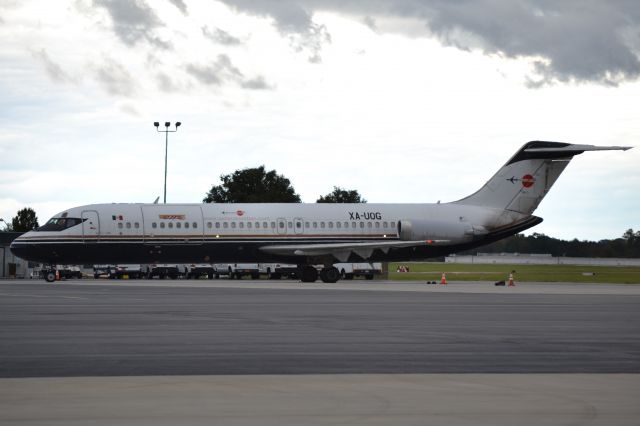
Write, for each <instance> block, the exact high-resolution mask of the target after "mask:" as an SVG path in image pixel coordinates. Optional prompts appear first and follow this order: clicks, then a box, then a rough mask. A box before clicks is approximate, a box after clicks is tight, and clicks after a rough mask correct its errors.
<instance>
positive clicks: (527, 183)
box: [522, 175, 536, 188]
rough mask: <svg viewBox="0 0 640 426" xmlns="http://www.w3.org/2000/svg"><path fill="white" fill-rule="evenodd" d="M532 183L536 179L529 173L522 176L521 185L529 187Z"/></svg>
mask: <svg viewBox="0 0 640 426" xmlns="http://www.w3.org/2000/svg"><path fill="white" fill-rule="evenodd" d="M534 183H536V180H535V178H534V177H533V176H531V175H524V176H522V186H524V187H525V188H531V187H532V186H533V184H534Z"/></svg>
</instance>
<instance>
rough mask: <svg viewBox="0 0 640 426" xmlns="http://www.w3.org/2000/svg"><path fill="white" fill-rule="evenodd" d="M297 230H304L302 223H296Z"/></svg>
mask: <svg viewBox="0 0 640 426" xmlns="http://www.w3.org/2000/svg"><path fill="white" fill-rule="evenodd" d="M296 228H298V229H301V228H302V222H297V221H296Z"/></svg>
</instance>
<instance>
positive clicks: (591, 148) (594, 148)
mask: <svg viewBox="0 0 640 426" xmlns="http://www.w3.org/2000/svg"><path fill="white" fill-rule="evenodd" d="M631 148H633V147H632V146H596V145H577V144H576V145H567V146H562V147H543V148H526V149H525V150H524V152H557V153H559V154H562V153H563V152H570V153H572V154H575V152H576V151H580V152H585V151H626V150H628V149H631Z"/></svg>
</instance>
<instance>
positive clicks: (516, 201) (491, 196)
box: [455, 141, 630, 214]
mask: <svg viewBox="0 0 640 426" xmlns="http://www.w3.org/2000/svg"><path fill="white" fill-rule="evenodd" d="M629 148H630V147H620V146H602V147H600V146H593V145H573V144H568V143H562V142H545V141H533V142H528V143H526V144H524V145H523V146H522V148H520V150H518V152H516V154H515V155H514V156H513V157H511V159H510V160H509V161H507V163H506V164H505V165H504V166H503V167H502V168H501V169H500V170H498V172H497V173H496V174H495V175H494V176H493V177H492V178H491V179H489V181H488V182H487V183H485V184H484V186H483V187H482V188H480V190H479V191H477V192H476V193H474V194H472V195H470V196H468V197H466V198H463V199H462V200H458V201H455V203H457V204H467V205H474V206H482V207H491V208H497V209H504V210H510V211H514V212H518V213H522V214H531V213H533V211H534V210H535V209H536V208H537V207H538V205H539V204H540V202H541V201H542V199H543V198H544V196H545V195H547V192H549V190H550V189H551V187H552V186H553V184H554V183H555V181H556V180H557V179H558V177H559V176H560V174H561V173H562V172H563V170H564V169H565V167H567V165H568V164H569V162H570V161H571V159H572V158H573V157H574V156H575V155H578V154H582V153H583V152H585V151H604V150H627V149H629Z"/></svg>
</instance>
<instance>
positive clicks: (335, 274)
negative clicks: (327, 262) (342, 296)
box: [320, 266, 340, 283]
mask: <svg viewBox="0 0 640 426" xmlns="http://www.w3.org/2000/svg"><path fill="white" fill-rule="evenodd" d="M320 279H321V280H322V282H323V283H335V282H338V280H339V279H340V271H338V268H336V267H335V266H330V267H328V268H322V271H320Z"/></svg>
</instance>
